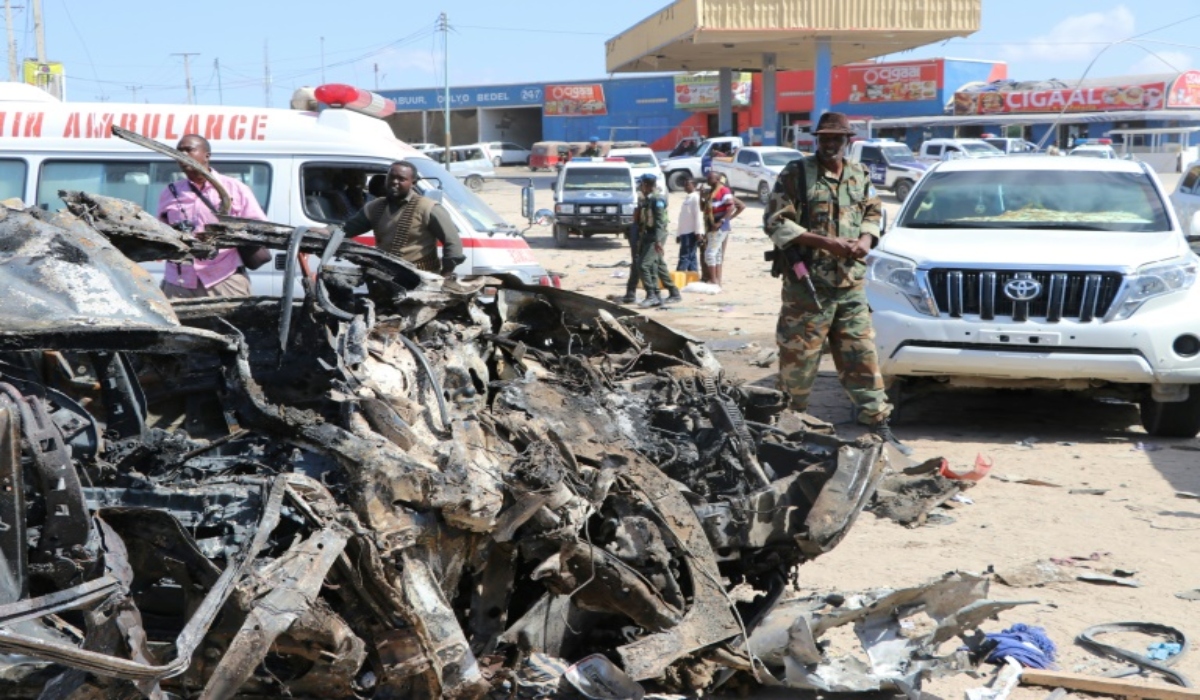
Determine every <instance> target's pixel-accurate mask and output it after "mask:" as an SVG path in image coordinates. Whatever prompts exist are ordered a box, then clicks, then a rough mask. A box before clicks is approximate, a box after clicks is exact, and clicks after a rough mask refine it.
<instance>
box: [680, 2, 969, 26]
mask: <svg viewBox="0 0 1200 700" xmlns="http://www.w3.org/2000/svg"><path fill="white" fill-rule="evenodd" d="M692 1H693V2H695V3H696V5H697V6H698V7H699V8H700V17H701V21H700V25H701V26H702V27H703V28H704V29H706V30H708V29H712V30H731V31H746V30H756V31H778V30H781V29H782V30H789V29H803V30H816V31H822V30H830V31H871V30H886V29H894V30H898V31H918V32H927V31H965V32H974V31H976V30H978V29H979V20H980V14H981V12H982V9H983V8H982V3H981V2H980V1H979V0H692ZM676 4H678V3H676Z"/></svg>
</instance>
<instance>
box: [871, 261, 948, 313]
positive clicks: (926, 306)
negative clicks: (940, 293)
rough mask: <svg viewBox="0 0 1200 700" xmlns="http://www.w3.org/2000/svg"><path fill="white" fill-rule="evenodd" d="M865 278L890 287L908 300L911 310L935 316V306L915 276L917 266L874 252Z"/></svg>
mask: <svg viewBox="0 0 1200 700" xmlns="http://www.w3.org/2000/svg"><path fill="white" fill-rule="evenodd" d="M867 262H868V267H867V277H868V279H870V280H871V281H872V282H877V283H879V284H882V285H885V286H887V287H891V288H892V289H895V290H897V291H898V292H900V293H901V294H903V295H904V296H905V297H907V298H908V301H909V303H911V304H912V305H913V308H914V309H916V310H917V311H919V312H920V313H923V314H925V315H926V316H937V315H938V313H937V305H936V304H935V303H934V301H933V297H932V296H931V295H930V294H929V292H927V291H926V290H925V285H923V284H922V283H921V278H920V277H918V276H917V264H916V263H914V262H913V261H911V260H905V259H904V258H894V257H892V256H890V255H886V254H884V253H879V252H875V253H872V254H871V257H870V259H869V260H868V261H867Z"/></svg>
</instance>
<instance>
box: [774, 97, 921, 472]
mask: <svg viewBox="0 0 1200 700" xmlns="http://www.w3.org/2000/svg"><path fill="white" fill-rule="evenodd" d="M813 133H814V134H815V135H816V137H817V153H816V155H815V156H808V157H805V158H800V159H798V160H794V161H792V162H791V163H788V164H787V165H786V166H785V167H784V169H783V172H781V173H780V174H779V178H778V179H777V180H776V181H775V191H774V192H773V193H772V195H771V199H770V201H769V203H768V204H767V211H766V213H765V215H764V218H763V228H764V229H765V230H766V232H767V235H769V236H770V237H771V242H772V243H774V244H775V249H776V256H775V257H776V267H775V268H774V269H773V270H772V272H773V274H779V275H781V276H782V277H783V293H782V300H783V305H782V307H781V308H780V310H779V323H778V325H777V326H776V329H775V335H776V342H777V343H778V344H779V383H780V388H781V389H783V390H784V391H786V392H787V393H788V395H789V396H790V397H791V405H792V408H793V409H795V410H798V411H804V410H807V409H808V398H809V394H810V393H811V392H812V387H813V382H814V381H815V380H816V378H817V368H818V366H819V365H820V363H821V347H822V345H823V344H824V343H825V341H826V339H828V341H829V349H830V351H831V353H832V355H833V363H834V366H835V367H836V368H837V372H838V379H840V380H841V382H842V387H843V388H844V389H845V390H846V393H847V394H849V395H850V400H851V401H852V402H853V403H854V407H855V409H856V410H857V418H858V421H859V422H860V423H864V424H866V425H867V427H868V428H869V429H870V430H871V432H872V433H875V434H876V435H878V436H879V437H880V438H882V439H883V440H885V441H886V442H889V443H891V444H892V445H894V446H895V447H896V448H897V449H899V450H900V451H901V452H903V453H904V454H910V453H911V452H912V450H911V449H910V448H908V447H906V446H904V445H903V444H901V443H900V441H899V440H897V439H896V437H895V436H894V435H893V434H892V431H891V428H890V427H889V426H888V416H889V415H890V414H891V412H892V405H891V404H890V403H888V400H887V394H886V393H885V391H884V387H883V377H882V376H881V375H880V372H879V357H878V355H877V354H876V350H875V330H874V328H872V327H871V309H870V307H869V306H868V305H867V293H866V290H865V288H864V281H863V280H864V277H865V275H866V271H867V266H866V263H865V259H866V257H867V254H868V253H870V252H871V248H872V247H873V246H874V245H875V243H876V242H877V240H878V239H879V236H880V220H881V219H882V216H883V206H882V204H881V203H880V201H879V196H878V195H876V193H875V188H874V187H873V186H872V185H871V178H870V174H869V173H868V172H867V170H866V168H865V167H863V166H862V165H861V164H859V163H852V162H850V161H848V160H846V158H845V149H846V145H847V144H849V143H850V137H851V136H853V135H854V130H853V129H851V128H850V121H849V119H847V118H846V115H844V114H840V113H838V112H826V113H825V114H823V115H821V119H820V121H818V122H817V129H816V131H814V132H813Z"/></svg>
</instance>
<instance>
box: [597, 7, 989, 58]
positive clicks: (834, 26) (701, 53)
mask: <svg viewBox="0 0 1200 700" xmlns="http://www.w3.org/2000/svg"><path fill="white" fill-rule="evenodd" d="M982 4H983V2H982V0H907V1H906V2H881V1H880V0H754V1H753V2H746V1H745V0H675V2H673V3H671V4H670V5H668V6H667V7H664V8H663V9H661V10H659V11H658V12H656V13H654V14H653V15H651V16H649V17H647V18H646V19H644V20H642V21H641V22H639V23H638V24H636V25H634V26H633V27H630V28H629V29H627V30H625V31H624V32H622V33H621V34H619V35H617V36H615V37H613V38H612V39H609V40H608V41H607V42H605V52H606V63H607V66H608V72H609V73H639V72H646V71H674V70H678V71H703V70H718V69H721V68H733V69H742V70H746V69H749V70H757V69H759V68H761V67H762V63H763V60H762V55H763V54H764V53H774V54H775V55H776V67H777V68H778V69H779V70H802V69H805V68H812V67H814V64H815V56H816V39H817V38H818V37H828V38H829V39H830V42H831V46H832V53H833V65H835V66H837V65H843V64H846V63H853V62H855V61H864V60H867V59H871V58H875V57H876V56H882V55H887V54H893V53H897V52H900V51H907V50H909V49H914V48H917V47H919V46H925V45H927V44H931V43H934V42H937V41H943V40H945V39H950V38H953V37H962V36H967V35H969V34H972V33H974V32H976V31H978V30H979V22H980V16H981V14H982Z"/></svg>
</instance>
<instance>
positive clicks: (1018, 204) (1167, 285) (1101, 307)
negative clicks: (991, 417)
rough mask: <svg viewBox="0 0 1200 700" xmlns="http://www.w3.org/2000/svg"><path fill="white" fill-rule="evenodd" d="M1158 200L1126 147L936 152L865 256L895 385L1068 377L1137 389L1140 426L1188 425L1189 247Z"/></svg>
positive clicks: (1082, 383) (1192, 332)
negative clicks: (1043, 154)
mask: <svg viewBox="0 0 1200 700" xmlns="http://www.w3.org/2000/svg"><path fill="white" fill-rule="evenodd" d="M1166 200H1167V196H1166V193H1165V192H1163V191H1162V185H1161V184H1160V183H1159V181H1158V178H1157V177H1156V176H1155V175H1154V173H1153V172H1152V171H1151V170H1150V169H1149V168H1147V167H1145V166H1144V165H1143V164H1141V163H1134V162H1129V161H1125V160H1109V159H1098V158H1097V159H1087V160H1084V159H1082V158H1078V159H1076V158H996V159H987V160H975V159H967V158H964V159H959V160H954V161H949V162H945V163H940V164H937V165H935V166H933V167H932V168H931V169H930V170H929V171H928V172H927V173H926V174H925V176H924V177H923V178H922V179H921V180H920V181H919V182H918V183H917V186H916V188H914V190H913V192H912V194H910V195H909V198H908V200H907V201H906V202H905V204H904V206H903V207H902V208H901V210H900V213H899V215H898V217H897V220H896V226H895V228H894V229H892V230H891V231H889V232H888V233H887V234H886V235H884V236H883V237H882V239H881V242H880V244H879V246H878V247H877V248H876V249H875V250H874V251H872V253H871V256H870V258H869V260H868V272H867V292H868V295H869V298H870V302H871V308H872V309H873V318H874V322H875V323H874V325H875V332H876V338H877V343H878V349H879V356H880V363H881V369H882V370H883V373H884V374H885V375H886V376H887V377H889V379H890V380H891V381H892V382H893V389H895V390H896V391H898V392H899V393H900V394H901V395H903V394H904V393H905V392H906V391H908V390H910V389H918V388H922V387H924V388H936V387H955V386H966V387H994V388H1013V389H1060V390H1061V389H1067V390H1079V391H1085V392H1091V393H1094V394H1103V395H1105V396H1110V397H1111V396H1117V397H1123V398H1125V399H1128V400H1130V401H1135V402H1137V403H1139V404H1140V406H1141V419H1142V424H1143V426H1144V427H1145V428H1146V430H1147V432H1149V433H1150V434H1152V435H1159V436H1177V437H1193V436H1195V435H1196V434H1197V433H1198V432H1200V387H1197V386H1196V385H1197V384H1200V337H1198V336H1200V287H1197V286H1196V275H1197V270H1198V269H1200V258H1197V257H1196V255H1195V254H1194V253H1193V252H1192V251H1191V250H1190V249H1189V247H1188V243H1187V240H1186V239H1185V235H1184V230H1183V229H1182V228H1181V226H1180V223H1179V219H1178V218H1177V216H1176V215H1175V213H1174V212H1173V211H1171V210H1170V208H1169V207H1167V206H1165V202H1166ZM1189 226H1190V222H1189ZM1188 233H1200V231H1196V232H1192V231H1189V232H1188Z"/></svg>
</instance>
